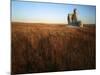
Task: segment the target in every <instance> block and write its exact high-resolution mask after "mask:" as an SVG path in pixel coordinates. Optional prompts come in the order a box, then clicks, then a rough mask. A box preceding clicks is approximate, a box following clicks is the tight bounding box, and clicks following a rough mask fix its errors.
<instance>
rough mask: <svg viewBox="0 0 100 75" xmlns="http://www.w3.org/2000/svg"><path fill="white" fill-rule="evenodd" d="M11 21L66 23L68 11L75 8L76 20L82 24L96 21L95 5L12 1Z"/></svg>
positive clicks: (70, 11) (71, 11)
mask: <svg viewBox="0 0 100 75" xmlns="http://www.w3.org/2000/svg"><path fill="white" fill-rule="evenodd" d="M11 4H12V6H11V7H12V8H11V9H12V11H11V21H12V22H31V23H57V24H58V23H61V24H66V23H68V22H67V15H68V13H73V9H74V8H76V9H77V15H78V20H79V21H82V22H83V23H84V24H95V23H96V6H90V5H74V4H63V3H62V4H61V3H44V2H29V1H16V0H13V1H12V3H11Z"/></svg>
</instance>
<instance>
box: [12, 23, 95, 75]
mask: <svg viewBox="0 0 100 75" xmlns="http://www.w3.org/2000/svg"><path fill="white" fill-rule="evenodd" d="M11 27H12V44H11V46H12V57H11V58H12V64H11V65H12V67H11V69H12V74H19V73H21V74H22V73H39V72H54V71H68V70H83V69H95V26H94V27H90V26H86V27H84V28H79V27H76V28H74V27H68V26H67V25H63V24H62V25H61V24H58V25H53V24H52V25H50V24H39V23H33V24H32V23H12V25H11Z"/></svg>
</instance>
